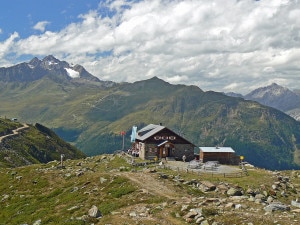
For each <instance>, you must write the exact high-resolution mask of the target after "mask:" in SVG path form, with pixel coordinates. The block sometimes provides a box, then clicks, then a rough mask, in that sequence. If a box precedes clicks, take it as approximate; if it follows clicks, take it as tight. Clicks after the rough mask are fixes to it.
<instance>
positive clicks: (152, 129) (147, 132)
mask: <svg viewBox="0 0 300 225" xmlns="http://www.w3.org/2000/svg"><path fill="white" fill-rule="evenodd" d="M164 128H165V127H164V126H161V125H155V124H149V125H147V126H146V127H144V128H142V129H140V130H138V131H137V135H136V139H138V140H141V141H144V140H146V139H147V138H149V137H151V136H152V135H153V134H156V133H157V132H159V131H161V130H163V129H164Z"/></svg>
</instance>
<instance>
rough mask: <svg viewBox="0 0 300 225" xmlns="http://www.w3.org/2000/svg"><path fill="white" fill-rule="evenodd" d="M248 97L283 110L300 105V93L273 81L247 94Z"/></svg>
mask: <svg viewBox="0 0 300 225" xmlns="http://www.w3.org/2000/svg"><path fill="white" fill-rule="evenodd" d="M245 98H246V99H250V100H254V101H258V102H260V103H261V104H264V105H267V106H271V107H274V108H276V109H279V110H281V111H283V112H285V111H288V110H291V109H294V108H297V107H300V95H299V94H297V93H295V92H293V91H291V90H289V89H288V88H285V87H282V86H280V85H277V84H275V83H273V84H272V85H270V86H267V87H261V88H258V89H255V90H254V91H252V92H250V93H249V94H247V95H245Z"/></svg>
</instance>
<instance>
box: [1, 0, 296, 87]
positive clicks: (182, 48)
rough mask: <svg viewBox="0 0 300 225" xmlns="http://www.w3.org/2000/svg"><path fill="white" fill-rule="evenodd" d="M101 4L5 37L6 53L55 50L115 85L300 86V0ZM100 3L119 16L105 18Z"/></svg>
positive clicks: (155, 0)
mask: <svg viewBox="0 0 300 225" xmlns="http://www.w3.org/2000/svg"><path fill="white" fill-rule="evenodd" d="M99 7H100V8H99V9H95V10H92V11H89V12H87V13H85V14H81V15H79V18H80V19H81V21H80V22H78V23H72V24H69V25H68V26H66V27H65V28H64V29H62V30H60V31H58V32H51V31H46V32H44V31H45V27H46V26H47V25H48V24H49V22H47V21H42V22H39V23H37V24H36V25H35V26H34V27H35V28H34V29H38V30H40V31H42V32H44V33H43V34H41V35H32V36H30V37H27V38H24V39H17V38H10V39H7V40H6V41H4V42H3V43H1V42H0V55H1V56H2V57H4V58H5V57H7V56H8V55H10V54H11V52H13V53H14V54H17V55H18V56H22V55H24V54H26V55H33V56H36V55H38V56H39V55H40V56H45V55H48V54H53V55H55V56H57V57H58V58H59V57H61V58H60V59H62V60H67V61H69V62H73V63H75V64H81V65H83V66H85V67H86V69H87V70H89V71H90V72H91V73H92V74H94V75H96V76H98V77H99V78H100V79H107V80H113V81H117V82H119V81H129V82H133V81H136V80H141V79H147V78H149V77H151V76H158V77H160V78H162V79H165V80H166V81H169V82H172V83H186V84H195V85H199V86H200V88H202V89H204V90H217V91H226V90H231V91H237V92H244V93H245V92H247V91H249V89H250V87H253V86H260V84H263V83H265V82H266V81H269V80H272V79H273V80H274V79H275V80H277V81H278V82H280V83H279V84H284V85H287V86H288V85H294V86H295V85H298V86H300V81H299V79H298V78H297V77H298V75H299V72H300V66H299V65H298V64H299V63H298V62H299V59H300V33H299V30H300V22H299V21H300V19H299V15H300V13H299V12H300V3H299V2H298V1H293V0H274V1H266V0H261V1H251V0H241V1H232V0H223V1H219V0H211V1H206V0H199V1H194V0H185V1H183V0H178V1H164V0H153V1H146V0H145V1H138V2H136V1H125V0H116V1H113V0H108V1H106V2H100V4H99ZM101 7H106V8H108V10H112V12H113V14H110V16H104V15H100V13H99V12H100V11H101ZM4 46H6V47H4ZM0 63H1V62H0ZM234 89H235V90H234Z"/></svg>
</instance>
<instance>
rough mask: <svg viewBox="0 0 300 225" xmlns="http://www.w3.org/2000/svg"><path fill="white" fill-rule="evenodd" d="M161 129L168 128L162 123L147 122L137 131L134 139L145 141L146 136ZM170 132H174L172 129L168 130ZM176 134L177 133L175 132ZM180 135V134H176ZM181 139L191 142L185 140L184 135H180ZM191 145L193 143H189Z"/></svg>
mask: <svg viewBox="0 0 300 225" xmlns="http://www.w3.org/2000/svg"><path fill="white" fill-rule="evenodd" d="M163 129H168V130H170V129H169V128H167V127H164V126H162V125H155V124H149V125H147V126H145V127H144V128H142V129H140V130H138V131H137V135H136V139H137V140H140V141H145V140H146V139H147V138H149V137H151V136H153V135H154V134H156V133H158V132H159V131H161V130H163ZM170 131H171V132H173V133H174V134H176V133H175V132H174V131H172V130H170ZM176 135H178V134H176ZM178 136H180V135H178ZM180 137H181V138H182V139H184V140H185V141H187V142H189V143H191V142H190V141H188V140H186V139H185V138H184V137H182V136H180ZM191 144H192V145H194V144H193V143H191Z"/></svg>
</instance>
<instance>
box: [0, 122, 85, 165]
mask: <svg viewBox="0 0 300 225" xmlns="http://www.w3.org/2000/svg"><path fill="white" fill-rule="evenodd" d="M0 124H1V125H0V127H1V130H5V133H3V132H2V134H1V137H0V167H16V166H23V165H29V164H33V163H47V162H49V161H53V160H60V157H61V154H64V155H65V159H78V158H83V157H84V156H85V155H84V154H83V153H82V152H80V151H79V150H78V149H77V148H75V147H73V146H71V145H70V144H68V143H66V142H65V141H63V140H62V139H61V138H59V137H58V136H57V135H56V134H55V133H54V132H53V131H51V130H50V129H48V128H46V127H45V126H42V125H41V124H38V123H37V124H35V126H32V125H29V126H26V127H24V128H26V129H22V130H21V129H20V128H19V129H20V130H19V131H18V132H15V133H16V134H14V135H12V129H15V128H16V127H21V124H19V123H15V122H10V121H9V120H7V119H0ZM3 135H7V136H6V137H3Z"/></svg>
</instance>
